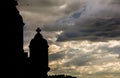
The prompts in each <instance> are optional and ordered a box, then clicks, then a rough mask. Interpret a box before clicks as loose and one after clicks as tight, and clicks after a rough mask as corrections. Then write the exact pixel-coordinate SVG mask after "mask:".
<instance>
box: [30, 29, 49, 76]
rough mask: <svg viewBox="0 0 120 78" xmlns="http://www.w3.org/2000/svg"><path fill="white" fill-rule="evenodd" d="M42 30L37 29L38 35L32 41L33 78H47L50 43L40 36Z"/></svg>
mask: <svg viewBox="0 0 120 78" xmlns="http://www.w3.org/2000/svg"><path fill="white" fill-rule="evenodd" d="M40 31H41V29H39V28H37V29H36V32H37V33H36V35H35V36H34V38H33V39H32V40H31V42H30V45H29V48H30V64H31V71H32V72H31V74H33V78H47V72H48V70H49V68H48V47H49V46H48V43H47V40H45V39H44V38H43V36H42V35H41V34H40Z"/></svg>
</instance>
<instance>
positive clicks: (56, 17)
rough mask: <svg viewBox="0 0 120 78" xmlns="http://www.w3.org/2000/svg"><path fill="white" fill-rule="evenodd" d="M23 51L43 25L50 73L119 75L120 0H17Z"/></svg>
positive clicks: (114, 77)
mask: <svg viewBox="0 0 120 78" xmlns="http://www.w3.org/2000/svg"><path fill="white" fill-rule="evenodd" d="M18 2H19V6H17V7H18V9H19V11H20V14H21V15H22V17H23V20H24V23H25V26H24V50H25V51H27V52H28V51H29V50H28V45H29V42H30V40H31V39H32V38H33V36H34V35H35V29H36V28H37V27H40V28H41V29H42V32H41V33H42V34H43V36H44V38H46V39H47V41H48V43H49V66H50V68H51V70H50V72H49V73H48V74H50V75H52V74H67V75H73V76H77V77H78V78H82V77H84V78H119V77H120V10H119V9H120V0H18Z"/></svg>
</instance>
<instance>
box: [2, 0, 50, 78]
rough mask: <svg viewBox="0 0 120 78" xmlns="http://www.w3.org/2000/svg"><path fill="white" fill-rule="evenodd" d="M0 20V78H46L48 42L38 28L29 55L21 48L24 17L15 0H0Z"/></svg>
mask: <svg viewBox="0 0 120 78" xmlns="http://www.w3.org/2000/svg"><path fill="white" fill-rule="evenodd" d="M0 4H1V5H0V9H1V14H0V17H1V18H0V19H1V22H0V23H1V24H0V25H1V27H2V28H1V30H0V31H1V36H2V37H1V45H2V47H1V51H2V52H1V57H2V58H1V70H0V71H1V75H0V76H1V78H8V77H9V78H28V77H29V78H47V72H48V70H49V67H48V44H47V41H46V40H45V39H43V37H42V35H41V34H40V29H39V28H38V29H37V34H36V35H35V37H34V39H32V40H31V42H30V46H29V48H30V58H28V57H27V56H26V54H25V53H24V50H23V26H24V23H23V19H22V17H21V15H20V14H19V11H18V10H17V8H16V6H17V5H18V3H17V1H16V0H2V1H1V3H0Z"/></svg>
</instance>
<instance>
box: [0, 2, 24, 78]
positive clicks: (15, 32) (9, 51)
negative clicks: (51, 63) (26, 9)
mask: <svg viewBox="0 0 120 78" xmlns="http://www.w3.org/2000/svg"><path fill="white" fill-rule="evenodd" d="M16 6H17V1H16V0H1V3H0V10H1V12H0V19H1V20H0V25H1V29H0V31H1V34H2V35H1V36H2V37H1V45H2V47H1V57H2V61H1V63H2V64H1V65H3V66H1V69H3V70H1V72H2V73H3V74H5V75H4V76H3V77H4V78H7V77H6V76H9V77H10V78H22V77H23V72H24V51H23V26H24V23H23V19H22V17H21V15H20V14H19V11H18V10H17V8H16ZM1 78H2V77H1Z"/></svg>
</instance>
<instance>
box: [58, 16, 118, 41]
mask: <svg viewBox="0 0 120 78" xmlns="http://www.w3.org/2000/svg"><path fill="white" fill-rule="evenodd" d="M88 24H89V25H88V26H85V27H84V28H85V29H82V28H81V29H80V27H81V26H78V27H79V28H78V29H76V28H74V29H73V30H72V29H71V30H69V31H64V32H63V33H62V34H61V35H59V36H58V39H57V41H66V40H91V41H96V40H98V41H99V40H100V41H104V40H109V39H120V18H111V19H97V20H94V23H93V24H91V25H90V23H88Z"/></svg>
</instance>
